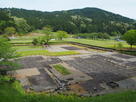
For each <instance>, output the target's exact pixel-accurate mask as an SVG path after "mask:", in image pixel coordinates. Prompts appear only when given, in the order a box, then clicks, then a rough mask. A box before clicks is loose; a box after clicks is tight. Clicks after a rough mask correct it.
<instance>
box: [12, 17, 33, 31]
mask: <svg viewBox="0 0 136 102" xmlns="http://www.w3.org/2000/svg"><path fill="white" fill-rule="evenodd" d="M14 21H15V24H16V28H17V32H19V33H28V32H29V31H30V30H31V27H30V26H29V25H28V24H27V21H26V20H25V19H23V18H17V17H14Z"/></svg>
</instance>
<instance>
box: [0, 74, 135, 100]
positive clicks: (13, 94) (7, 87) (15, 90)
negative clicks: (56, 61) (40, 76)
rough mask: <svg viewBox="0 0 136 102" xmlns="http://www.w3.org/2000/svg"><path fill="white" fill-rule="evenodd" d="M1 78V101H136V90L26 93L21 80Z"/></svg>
mask: <svg viewBox="0 0 136 102" xmlns="http://www.w3.org/2000/svg"><path fill="white" fill-rule="evenodd" d="M1 79H2V77H1V76H0V102H136V91H126V92H121V93H116V94H108V95H104V96H97V97H86V98H85V97H82V98H81V97H77V96H75V95H70V96H64V95H58V94H56V95H53V94H46V93H35V92H33V93H25V91H24V90H23V88H22V87H21V85H20V84H19V82H17V81H16V82H14V83H9V82H7V78H6V79H5V78H4V80H1ZM5 80H6V82H5Z"/></svg>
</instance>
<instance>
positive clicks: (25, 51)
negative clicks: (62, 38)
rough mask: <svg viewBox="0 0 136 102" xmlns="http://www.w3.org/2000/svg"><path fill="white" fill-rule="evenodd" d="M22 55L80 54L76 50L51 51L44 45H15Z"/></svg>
mask: <svg viewBox="0 0 136 102" xmlns="http://www.w3.org/2000/svg"><path fill="white" fill-rule="evenodd" d="M13 48H14V49H16V50H17V53H18V54H19V55H20V56H32V55H44V56H65V55H76V54H80V53H79V52H76V51H62V52H50V51H48V50H46V49H45V48H43V47H42V46H14V47H13Z"/></svg>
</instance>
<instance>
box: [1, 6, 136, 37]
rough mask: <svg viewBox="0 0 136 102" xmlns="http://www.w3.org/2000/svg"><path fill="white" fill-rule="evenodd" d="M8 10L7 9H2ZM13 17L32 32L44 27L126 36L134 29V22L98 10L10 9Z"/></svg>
mask: <svg viewBox="0 0 136 102" xmlns="http://www.w3.org/2000/svg"><path fill="white" fill-rule="evenodd" d="M2 10H7V9H2ZM8 10H9V11H10V13H11V16H16V17H19V18H24V19H26V21H27V23H28V24H29V25H30V26H31V30H35V29H41V28H43V27H44V26H51V27H53V30H54V31H57V30H64V31H67V32H68V33H72V34H76V33H92V32H102V33H108V34H110V35H113V32H119V33H121V34H124V33H125V32H126V31H127V30H129V29H132V28H134V26H135V25H134V24H133V23H134V20H133V19H129V18H126V17H123V16H120V15H117V14H113V13H111V12H107V11H104V10H101V9H98V8H84V9H74V10H68V11H55V12H41V11H35V10H25V9H16V8H12V9H8Z"/></svg>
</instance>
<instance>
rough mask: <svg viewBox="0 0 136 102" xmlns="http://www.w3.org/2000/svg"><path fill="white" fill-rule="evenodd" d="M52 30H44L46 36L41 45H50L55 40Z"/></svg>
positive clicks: (46, 28)
mask: <svg viewBox="0 0 136 102" xmlns="http://www.w3.org/2000/svg"><path fill="white" fill-rule="evenodd" d="M52 31H53V30H52V28H51V27H44V28H43V31H42V32H43V33H44V34H45V36H44V37H43V38H42V40H41V44H48V43H49V41H50V40H51V39H52V38H53V33H52Z"/></svg>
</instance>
